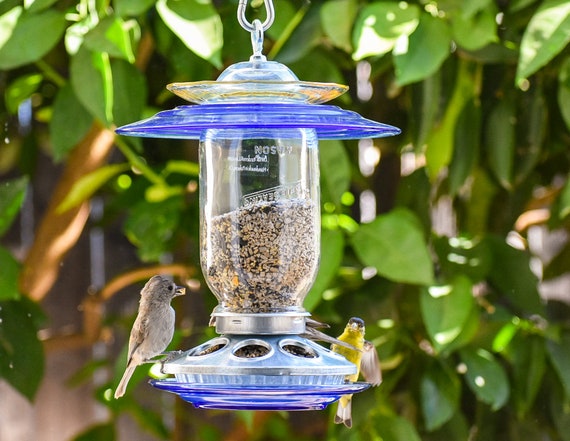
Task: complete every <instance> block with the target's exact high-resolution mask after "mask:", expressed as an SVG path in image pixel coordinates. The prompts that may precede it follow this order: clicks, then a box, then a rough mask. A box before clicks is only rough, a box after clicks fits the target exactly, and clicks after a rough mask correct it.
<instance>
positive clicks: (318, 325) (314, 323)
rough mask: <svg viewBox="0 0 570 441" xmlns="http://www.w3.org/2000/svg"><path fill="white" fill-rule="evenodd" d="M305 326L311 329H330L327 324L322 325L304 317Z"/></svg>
mask: <svg viewBox="0 0 570 441" xmlns="http://www.w3.org/2000/svg"><path fill="white" fill-rule="evenodd" d="M305 325H307V326H309V327H311V328H330V325H329V324H327V323H323V322H319V321H317V320H315V319H312V318H310V317H306V318H305Z"/></svg>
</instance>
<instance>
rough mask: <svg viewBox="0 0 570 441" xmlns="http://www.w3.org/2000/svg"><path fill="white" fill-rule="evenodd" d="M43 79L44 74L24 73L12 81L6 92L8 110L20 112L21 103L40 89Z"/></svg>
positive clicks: (14, 112) (5, 99)
mask: <svg viewBox="0 0 570 441" xmlns="http://www.w3.org/2000/svg"><path fill="white" fill-rule="evenodd" d="M42 81H43V75H41V74H30V75H24V76H22V77H20V78H18V79H16V80H15V81H13V82H12V83H10V85H9V86H8V87H7V88H6V93H5V94H4V101H5V102H6V108H7V110H8V112H10V113H11V114H13V115H15V114H16V113H18V108H19V107H20V104H22V102H23V101H25V100H27V99H28V98H30V96H32V94H33V93H34V92H35V91H36V90H38V87H39V86H40V84H41V83H42Z"/></svg>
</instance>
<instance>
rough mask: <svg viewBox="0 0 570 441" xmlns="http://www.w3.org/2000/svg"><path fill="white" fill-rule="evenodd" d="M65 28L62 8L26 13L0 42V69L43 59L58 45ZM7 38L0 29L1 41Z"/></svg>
mask: <svg viewBox="0 0 570 441" xmlns="http://www.w3.org/2000/svg"><path fill="white" fill-rule="evenodd" d="M64 30H65V17H64V14H63V13H61V12H60V11H57V10H55V9H47V10H45V11H42V12H39V13H37V14H30V13H28V12H26V11H25V12H23V13H22V14H21V15H20V16H19V17H18V21H17V23H16V26H15V27H14V28H13V30H12V31H11V33H10V35H9V38H8V39H7V40H6V41H5V42H4V44H3V45H0V69H12V68H15V67H18V66H22V65H24V64H27V63H32V62H34V61H37V60H39V59H41V58H42V57H43V56H44V55H45V54H46V53H47V52H49V51H50V50H51V49H52V48H53V47H54V46H55V45H56V44H57V42H58V41H59V39H60V37H61V36H62V35H63V32H64ZM4 38H5V36H3V35H1V31H0V42H2V41H3V40H4Z"/></svg>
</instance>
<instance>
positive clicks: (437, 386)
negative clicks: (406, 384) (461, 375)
mask: <svg viewBox="0 0 570 441" xmlns="http://www.w3.org/2000/svg"><path fill="white" fill-rule="evenodd" d="M460 393H461V384H460V382H459V379H458V378H457V376H456V375H455V373H454V372H452V371H451V370H450V369H448V368H446V367H444V366H440V365H436V364H432V365H431V366H430V367H429V368H428V369H426V371H425V372H424V373H423V375H422V377H421V379H420V394H421V403H420V404H421V409H422V413H423V416H424V420H425V425H426V428H427V430H428V431H432V430H435V429H437V428H438V427H441V426H442V425H443V424H445V423H446V422H447V421H449V420H450V419H451V418H452V417H453V415H454V413H455V412H456V411H457V407H458V405H459V396H460Z"/></svg>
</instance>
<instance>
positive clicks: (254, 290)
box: [117, 0, 400, 410]
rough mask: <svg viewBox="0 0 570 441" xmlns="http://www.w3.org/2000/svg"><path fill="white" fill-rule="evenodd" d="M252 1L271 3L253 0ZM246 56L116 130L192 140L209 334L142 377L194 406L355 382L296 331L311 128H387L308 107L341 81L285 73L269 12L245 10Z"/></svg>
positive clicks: (306, 254) (308, 252)
mask: <svg viewBox="0 0 570 441" xmlns="http://www.w3.org/2000/svg"><path fill="white" fill-rule="evenodd" d="M265 4H266V7H267V6H268V4H269V5H270V4H271V2H270V1H268V0H266V1H265ZM244 7H245V2H243V1H241V0H240V8H241V14H240V10H238V18H239V19H240V23H241V24H242V26H244V28H246V30H248V31H250V32H251V37H252V38H251V39H252V45H253V55H252V56H251V58H250V60H249V61H248V62H241V63H237V64H234V65H232V66H230V67H228V68H227V69H226V70H225V71H224V72H222V74H221V75H220V76H219V78H218V79H217V80H216V81H201V82H195V83H175V84H171V85H169V86H168V88H169V89H170V90H171V91H172V92H174V93H175V94H177V95H179V96H180V97H182V98H184V99H186V100H188V101H190V102H193V103H196V104H195V105H186V106H180V107H177V108H175V109H172V110H169V111H164V112H160V113H158V114H157V115H155V116H153V117H151V118H149V119H146V120H143V121H139V122H135V123H132V124H129V125H127V126H123V127H121V128H119V129H117V132H118V133H119V134H122V135H129V136H140V137H162V138H188V139H199V140H200V147H199V157H200V249H201V252H200V261H201V266H202V270H203V273H204V277H205V279H206V281H207V283H208V286H209V287H210V289H211V291H212V292H213V293H214V295H215V296H216V298H217V300H218V302H219V303H218V306H217V307H216V308H215V309H214V311H213V312H212V323H214V324H215V326H216V331H217V333H218V334H221V335H220V336H219V337H215V338H213V339H211V340H210V341H208V342H205V343H203V344H201V345H199V346H198V347H195V348H192V349H190V350H188V351H185V352H183V353H181V354H180V355H178V356H177V357H175V358H173V359H170V360H168V361H167V362H165V363H164V365H163V372H165V373H167V374H172V375H173V376H174V378H169V379H167V380H164V381H152V382H151V384H153V386H155V387H157V388H159V389H163V390H166V391H169V392H173V393H177V394H179V395H180V396H181V397H182V398H183V399H185V400H187V401H189V402H191V403H193V404H194V406H196V407H201V408H217V409H261V410H280V409H285V410H310V409H323V408H325V407H326V406H327V405H328V404H330V403H332V402H334V401H336V400H338V399H339V398H340V397H341V396H342V395H345V394H353V393H357V392H360V391H362V390H364V389H366V388H367V387H368V386H369V385H368V384H367V383H347V382H345V378H346V376H347V375H351V374H354V373H355V372H356V366H355V365H354V364H352V363H350V362H348V361H347V360H346V359H345V358H344V357H342V356H341V355H338V354H336V353H333V352H331V351H330V350H328V349H327V348H325V347H323V346H321V345H319V344H317V343H315V342H313V341H311V340H309V339H306V338H304V337H303V335H305V331H306V319H307V317H308V316H309V313H308V312H307V311H305V309H304V308H303V300H304V298H305V296H306V294H307V293H308V291H309V289H310V288H311V286H312V284H313V282H314V279H315V276H316V273H317V270H318V263H319V254H320V201H319V166H318V140H319V139H355V138H372V137H384V136H392V135H396V134H398V133H399V132H400V130H399V129H397V128H396V127H393V126H389V125H386V124H382V123H378V122H375V121H370V120H367V119H365V118H362V117H361V116H360V115H358V114H357V113H354V112H350V111H346V110H343V109H340V108H339V107H336V106H331V105H322V104H321V103H324V102H326V101H329V100H331V99H333V98H335V97H337V96H339V95H340V94H342V93H344V92H345V91H346V90H347V87H346V86H342V85H338V84H329V83H309V82H303V81H299V80H298V78H297V77H296V76H295V75H294V74H293V72H292V71H291V70H290V69H289V68H287V67H286V66H284V65H283V64H280V63H277V62H273V61H267V60H266V58H265V57H264V56H263V55H262V54H261V49H262V45H263V32H264V31H265V30H266V29H267V27H269V26H270V24H271V21H272V17H271V15H272V7H271V8H267V12H268V18H267V20H266V22H265V23H263V24H262V23H261V22H260V21H259V20H254V22H253V23H249V22H247V20H245V17H244V16H243V8H244Z"/></svg>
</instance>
